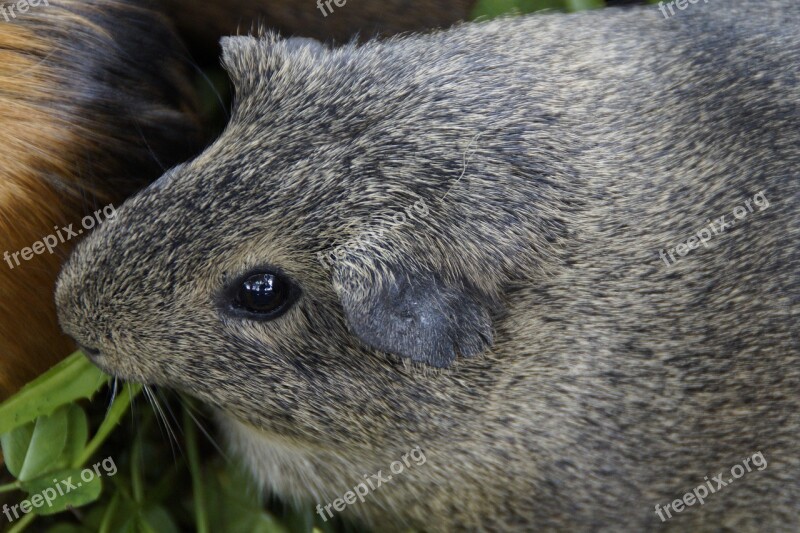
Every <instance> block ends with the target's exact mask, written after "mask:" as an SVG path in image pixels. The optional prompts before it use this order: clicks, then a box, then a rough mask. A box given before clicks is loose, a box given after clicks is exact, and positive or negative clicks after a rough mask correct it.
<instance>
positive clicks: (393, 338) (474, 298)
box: [334, 258, 492, 368]
mask: <svg viewBox="0 0 800 533" xmlns="http://www.w3.org/2000/svg"><path fill="white" fill-rule="evenodd" d="M342 259H344V260H340V261H337V262H336V264H335V265H334V288H335V289H336V291H337V293H338V294H339V298H340V301H341V304H342V307H343V308H344V312H345V316H346V317H347V321H348V325H349V327H350V330H351V331H352V332H353V333H354V334H355V335H356V336H358V337H359V338H360V339H361V341H362V342H364V343H365V344H366V345H368V346H370V347H372V348H375V349H377V350H381V351H384V352H389V353H392V354H395V355H398V356H400V357H406V358H408V359H411V360H412V361H416V362H421V363H425V364H428V365H430V366H434V367H437V368H444V367H447V366H450V365H451V364H452V363H453V362H454V361H455V359H456V357H471V356H475V355H478V354H480V353H482V352H484V351H485V350H487V349H488V348H489V347H490V346H491V344H492V324H491V318H490V306H489V305H488V304H487V303H485V302H483V301H482V297H481V296H480V295H478V294H477V293H475V292H474V291H471V290H469V289H468V288H466V287H464V286H461V285H460V284H455V283H448V282H445V281H443V280H442V279H441V278H440V277H439V276H437V275H435V274H432V273H424V272H412V271H411V270H409V269H406V268H403V267H400V266H399V265H392V266H386V265H383V266H380V267H374V266H367V265H364V264H354V263H353V262H350V261H348V260H346V259H345V258H342Z"/></svg>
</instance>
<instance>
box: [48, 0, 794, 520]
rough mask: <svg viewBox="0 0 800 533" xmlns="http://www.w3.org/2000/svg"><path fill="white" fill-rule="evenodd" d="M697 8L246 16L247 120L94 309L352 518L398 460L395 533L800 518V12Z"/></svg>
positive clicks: (104, 357)
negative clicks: (424, 22)
mask: <svg viewBox="0 0 800 533" xmlns="http://www.w3.org/2000/svg"><path fill="white" fill-rule="evenodd" d="M692 9H693V10H694V12H693V13H692V15H691V16H685V17H681V18H680V19H678V18H675V19H670V20H664V19H663V17H661V14H660V13H659V11H658V9H657V8H655V7H650V8H642V9H640V10H630V11H621V10H607V11H602V12H592V13H586V14H580V15H570V16H561V15H553V16H545V17H529V18H522V19H507V20H502V21H496V22H490V23H482V24H475V25H464V26H461V27H458V28H455V29H453V30H449V31H445V32H440V33H435V34H432V35H424V36H409V37H403V38H393V39H389V40H387V41H384V42H370V43H366V44H364V45H363V46H353V45H351V46H346V47H343V48H340V49H334V50H329V49H326V48H324V47H322V46H320V45H317V44H315V43H313V42H308V41H296V40H288V41H283V40H280V39H277V38H275V37H274V36H269V35H268V36H265V37H262V38H253V37H239V38H229V39H226V40H225V41H224V42H223V48H224V62H225V65H226V68H227V69H228V71H229V72H230V74H231V76H232V78H233V80H234V82H235V85H236V89H237V102H236V105H235V109H234V113H233V116H232V119H231V122H230V124H229V126H228V128H227V129H226V131H225V132H224V133H223V134H222V136H221V137H220V138H219V139H218V140H217V141H216V142H215V143H214V144H213V145H212V146H210V147H209V148H208V149H207V150H206V151H205V152H204V153H203V154H201V155H200V156H199V157H198V158H196V159H194V160H192V161H189V162H187V163H186V164H184V165H181V166H179V167H177V168H175V169H173V170H171V171H170V172H168V173H167V174H166V175H165V176H163V177H162V178H161V179H160V180H159V181H157V182H156V183H155V184H153V185H152V186H150V187H149V188H147V189H146V190H144V191H142V192H141V193H139V194H137V195H136V196H135V197H133V198H132V199H131V200H129V201H128V202H127V203H126V204H125V205H123V206H122V207H121V208H120V209H118V213H117V217H116V220H115V221H114V223H113V224H108V225H105V226H103V227H101V228H100V229H99V230H98V231H96V232H95V233H93V234H92V235H91V237H90V238H88V239H87V240H86V241H84V242H83V243H81V245H80V246H79V247H78V249H77V250H76V252H75V253H74V254H73V256H72V258H71V259H70V261H69V263H68V265H67V266H66V267H65V269H64V271H63V272H62V275H61V278H60V281H59V285H58V290H57V303H58V307H59V313H60V320H61V324H62V325H63V327H64V329H65V331H66V332H68V333H69V334H70V335H72V336H73V337H74V338H75V339H76V340H77V341H78V342H79V343H80V344H82V345H83V346H85V347H86V349H87V351H88V352H89V353H91V354H92V357H93V359H94V360H95V362H96V363H97V364H98V365H99V366H101V367H102V368H104V369H106V370H108V371H110V372H112V373H114V374H116V375H119V376H122V377H125V378H129V379H136V380H142V381H145V382H148V383H156V384H160V385H167V386H171V387H175V388H178V389H181V390H184V391H187V392H189V393H191V394H193V395H196V396H198V397H199V398H201V399H203V400H205V401H206V402H208V403H210V404H212V405H214V406H216V407H217V408H218V409H219V410H220V413H221V418H222V419H223V422H222V426H223V428H224V429H225V431H226V433H227V434H228V435H229V436H230V439H231V443H232V446H233V447H234V448H236V449H237V450H239V451H240V452H241V453H242V454H243V455H244V456H245V458H246V459H247V460H248V461H249V463H250V465H251V466H252V468H253V471H254V473H255V474H256V476H257V477H258V479H259V480H261V482H262V483H263V484H264V485H265V486H267V487H269V488H271V489H273V490H275V491H276V492H278V493H279V494H281V495H283V496H284V497H287V498H295V499H298V500H302V501H310V502H312V503H315V504H320V508H318V512H320V514H321V515H322V516H324V517H325V518H326V519H327V518H328V517H329V513H330V509H331V507H330V505H328V504H329V503H330V502H334V501H336V499H339V498H342V497H343V495H344V494H345V492H346V491H348V490H350V489H352V490H354V491H356V492H357V489H356V488H355V487H357V486H360V484H361V483H364V482H367V483H369V482H370V481H371V482H372V484H370V485H369V491H368V494H367V495H366V496H365V497H364V498H363V501H361V500H360V499H359V500H357V501H356V502H355V503H353V504H349V505H347V506H346V509H345V510H344V511H343V513H344V515H345V516H354V517H357V518H359V519H361V520H363V521H364V522H366V523H367V524H369V525H373V526H376V527H377V526H380V527H381V528H382V529H385V528H386V527H389V528H390V529H397V530H401V529H403V528H405V527H408V526H410V527H415V528H418V529H423V530H431V531H450V530H473V529H484V530H531V529H535V530H537V531H612V530H613V531H643V530H654V529H657V528H663V529H664V530H676V531H688V530H691V531H722V530H725V528H729V529H732V530H736V531H763V530H770V531H794V530H797V529H798V527H800V523H799V522H798V521H799V520H800V518H799V515H798V512H797V511H798V506H800V481H798V480H800V464H799V462H800V453H798V452H800V414H798V413H800V409H798V408H800V405H799V404H800V400H799V399H798V390H800V389H799V388H798V386H799V385H800V366H798V363H799V362H800V361H798V359H799V358H800V350H799V348H800V347H799V346H798V338H797V335H796V326H797V323H796V322H797V311H798V307H797V306H798V298H799V297H800V292H798V291H799V288H798V268H800V263H799V262H798V254H797V238H798V233H800V216H799V215H798V212H797V208H796V201H797V198H798V193H799V192H800V188H799V186H798V183H800V182H798V179H797V175H796V173H797V168H798V164H800V148H798V147H800V130H799V129H798V118H800V117H798V107H797V104H798V100H799V99H800V89H799V87H800V85H798V73H799V72H798V64H797V61H796V58H797V57H798V52H800V41H798V38H797V29H798V25H800V12H799V11H798V8H797V6H796V5H795V4H794V3H792V2H789V1H771V2H764V3H761V4H759V5H758V6H754V5H752V4H750V3H747V2H744V1H735V2H730V3H728V4H726V7H725V8H724V9H722V8H718V7H717V8H714V9H712V6H704V5H703V4H696V5H693V6H692ZM774 13H780V16H777V15H775V16H773V14H774ZM412 206H416V207H412ZM423 206H424V208H423ZM331 250H335V252H334V253H331ZM665 258H666V260H665ZM417 447H419V448H417ZM412 450H419V453H424V458H425V460H424V461H419V462H418V463H419V464H415V463H408V462H405V459H406V458H407V457H408V456H409V453H410V451H412ZM755 457H760V458H761V459H760V460H759V461H755V459H754V458H755ZM745 460H746V461H745ZM762 460H763V461H762ZM397 462H400V463H402V464H403V465H404V468H403V469H402V471H401V472H399V473H398V472H396V470H400V469H399V468H396V467H395V465H396V463H397ZM754 465H756V466H754ZM734 466H739V468H736V469H734V468H732V467H734ZM745 466H746V467H747V469H746V472H745ZM762 466H763V468H762ZM740 469H741V472H742V473H741V474H740ZM718 474H719V476H718ZM717 478H718V479H719V480H720V483H717V482H716V481H715V482H712V481H711V480H712V479H715V480H716V479H717ZM711 483H714V484H713V485H711ZM700 486H704V487H711V490H708V489H705V492H706V493H707V497H706V498H704V499H703V502H702V503H701V502H699V500H698V495H695V499H694V500H693V501H694V503H693V504H690V503H688V498H685V497H684V495H685V494H695V493H694V492H693V491H694V489H696V488H698V489H699V487H700ZM700 496H702V493H700ZM679 499H680V500H682V501H683V502H685V503H676V502H678V500H679ZM326 505H328V507H327V508H326V507H325V506H326ZM336 507H339V506H338V505H337V506H336ZM334 508H335V507H334ZM665 508H666V509H665ZM320 509H321V511H320ZM337 510H338V509H337ZM387 524H388V526H387Z"/></svg>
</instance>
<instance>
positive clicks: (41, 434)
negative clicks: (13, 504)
mask: <svg viewBox="0 0 800 533" xmlns="http://www.w3.org/2000/svg"><path fill="white" fill-rule="evenodd" d="M67 413H68V409H67V408H61V409H59V410H57V411H56V412H54V413H53V414H52V415H50V416H43V417H41V418H38V419H37V420H36V422H33V423H31V424H27V425H24V426H21V427H18V428H16V429H14V430H13V431H11V432H9V433H6V434H4V435H2V436H0V443H2V446H3V454H4V455H5V458H6V466H7V467H8V471H9V472H11V473H12V474H13V475H14V476H15V477H16V478H17V479H19V480H20V481H28V480H30V479H33V478H35V477H38V476H40V475H42V474H44V473H45V472H47V471H48V470H51V469H53V468H57V466H58V459H59V457H61V453H62V452H63V451H64V448H65V446H66V442H67V421H68V415H67Z"/></svg>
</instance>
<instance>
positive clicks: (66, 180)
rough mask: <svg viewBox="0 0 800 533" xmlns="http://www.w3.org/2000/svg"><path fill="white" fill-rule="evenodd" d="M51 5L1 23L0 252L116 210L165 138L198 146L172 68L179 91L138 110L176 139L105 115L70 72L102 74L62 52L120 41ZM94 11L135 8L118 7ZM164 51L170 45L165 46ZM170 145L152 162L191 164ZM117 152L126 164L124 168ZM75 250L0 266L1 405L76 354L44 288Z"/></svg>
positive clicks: (184, 89)
mask: <svg viewBox="0 0 800 533" xmlns="http://www.w3.org/2000/svg"><path fill="white" fill-rule="evenodd" d="M50 4H51V5H50V7H46V8H45V7H40V8H38V13H35V12H34V10H33V9H32V10H31V15H30V16H26V17H22V16H20V17H19V18H18V19H17V20H16V21H15V22H13V23H0V254H3V253H4V252H5V251H8V252H9V254H13V253H14V252H18V251H20V250H22V249H23V248H25V247H30V246H31V245H32V244H33V243H34V242H36V241H40V240H41V239H42V238H44V237H45V236H47V235H49V234H53V233H55V229H54V226H58V227H59V228H61V227H62V226H65V225H68V224H76V226H79V225H80V221H81V219H82V218H83V217H84V216H86V215H87V214H91V212H92V211H93V210H94V209H97V208H98V207H101V206H104V205H107V204H108V203H116V202H121V201H122V200H123V199H124V197H125V196H126V195H127V194H130V193H131V192H133V191H135V190H136V189H137V188H138V187H140V186H142V185H144V184H145V183H146V182H147V181H149V180H151V179H153V178H155V177H156V176H157V175H158V174H159V173H160V172H161V170H162V169H161V166H160V165H159V164H158V162H156V161H155V160H154V159H153V156H152V155H150V150H152V149H153V146H151V145H152V144H154V143H155V144H158V145H159V147H161V148H162V149H169V148H170V145H169V143H168V142H166V141H165V140H164V139H170V135H173V136H175V137H178V136H180V137H183V138H184V139H190V140H187V141H185V143H187V144H192V145H193V146H198V145H199V143H198V140H199V135H198V133H199V128H198V126H197V121H196V119H195V118H194V116H193V113H194V112H193V103H191V102H190V100H191V98H189V96H188V95H189V86H188V81H187V80H188V77H187V76H186V75H185V73H184V72H183V70H182V69H183V67H182V66H180V65H179V64H178V62H177V60H176V62H175V68H174V72H173V74H172V77H173V78H174V81H175V84H174V85H175V86H177V87H178V89H177V90H173V91H166V90H161V89H159V88H155V89H151V88H148V87H146V86H144V84H143V86H142V87H141V88H140V91H141V93H142V94H143V95H144V96H142V98H143V99H149V100H150V102H149V103H148V104H147V105H142V106H139V108H141V109H146V110H149V111H152V115H153V116H152V117H144V118H143V120H156V118H161V119H162V120H164V121H165V122H166V123H167V124H169V125H170V127H172V128H173V129H174V130H176V131H174V132H173V133H167V134H165V135H164V136H163V139H162V138H161V137H159V136H158V134H156V133H152V132H148V133H147V134H143V133H142V132H141V131H135V130H136V129H137V128H136V127H132V126H131V124H129V122H131V120H130V119H128V122H126V119H125V117H124V113H123V112H120V117H119V118H117V117H115V116H114V115H113V113H111V112H108V108H109V107H111V104H110V103H109V102H108V101H106V100H103V97H102V96H100V97H95V96H94V95H95V93H99V92H100V90H99V89H98V87H99V86H100V85H102V83H100V82H97V81H96V80H94V79H92V78H91V77H86V78H80V77H79V76H80V74H79V73H77V70H76V69H75V66H76V65H75V64H74V63H73V62H74V61H76V60H77V61H85V62H86V63H85V64H84V65H86V66H87V68H88V69H89V71H90V72H104V71H105V70H104V69H108V66H109V65H104V64H102V61H103V60H102V59H101V60H97V59H95V57H93V56H94V54H93V51H92V50H91V49H87V50H85V51H84V50H81V49H79V48H77V47H76V49H74V50H73V49H70V47H71V43H72V42H73V41H74V40H75V39H77V38H80V39H84V42H85V41H86V40H88V41H90V42H92V41H94V43H96V44H98V45H105V46H108V47H114V46H116V45H117V44H118V43H117V42H116V37H115V36H114V35H113V32H112V31H111V30H110V29H109V28H110V26H107V27H104V26H103V25H102V23H98V22H97V21H98V20H100V21H101V22H102V17H100V18H99V19H98V17H97V16H96V15H97V12H96V10H97V9H99V8H98V6H97V5H91V4H90V3H83V2H75V1H62V2H56V1H52V2H50ZM104 4H105V5H108V6H113V7H114V8H116V9H118V10H134V9H139V8H138V7H132V6H130V5H126V4H125V3H123V2H113V1H109V2H104ZM37 15H38V16H37ZM158 17H160V15H157V14H154V18H155V19H156V20H159V19H158ZM117 23H118V22H117ZM164 24H165V26H166V22H165V23H164ZM79 33H80V37H77V35H78V34H79ZM71 34H72V35H73V36H70V35H71ZM168 45H174V43H164V46H165V47H166V46H168ZM145 60H148V58H142V61H145ZM92 62H96V63H98V64H97V65H96V66H95V65H94V63H92ZM112 62H113V61H112V60H111V59H110V58H109V59H108V60H107V63H109V64H110V63H112ZM184 78H186V79H184ZM120 81H121V82H123V81H125V80H120ZM137 90H138V89H137ZM170 92H174V93H177V95H178V96H180V97H181V103H180V104H178V106H177V108H176V107H175V106H171V105H170V104H169V103H167V102H166V100H167V99H168V98H174V97H175V94H167V93H170ZM87 95H88V96H87ZM187 102H188V103H187ZM137 109H138V108H137ZM132 114H133V113H132ZM137 114H138V113H137ZM134 118H135V119H138V118H139V117H134ZM145 137H149V138H145ZM154 137H155V139H154ZM180 148H181V149H179V150H178V149H176V150H175V152H176V153H175V156H174V157H175V159H174V160H169V161H164V162H162V163H168V164H174V163H176V162H178V161H180V159H181V158H185V157H186V156H188V155H190V154H189V153H188V152H187V150H186V149H185V148H184V147H180ZM120 153H130V154H131V156H130V157H129V158H128V159H127V160H123V159H124V158H119V157H118V154H120ZM148 159H149V161H148ZM139 173H141V175H139ZM76 243H77V239H73V240H70V241H67V242H65V243H63V244H59V245H58V247H57V249H56V250H55V253H53V254H52V255H51V254H49V253H48V252H47V251H45V252H44V253H43V254H41V255H34V256H33V258H31V259H30V260H29V261H22V260H20V262H21V264H20V265H19V266H17V265H16V264H14V268H13V269H12V268H10V266H9V264H8V263H7V262H6V261H5V260H2V261H0V399H2V398H5V397H7V396H9V395H10V394H12V393H13V392H15V391H16V390H17V389H18V388H19V387H20V386H21V385H22V384H24V383H25V382H27V381H29V380H30V379H31V378H33V377H35V376H36V375H37V374H39V373H41V372H42V371H44V370H45V369H47V368H48V367H49V366H51V365H52V364H54V363H56V362H57V361H59V360H60V359H61V358H63V357H64V356H65V355H67V354H69V353H70V351H71V350H73V348H74V346H73V344H72V342H71V341H70V339H68V338H67V337H66V336H65V335H63V334H62V333H61V330H60V328H59V326H58V323H57V320H56V313H55V305H54V301H53V290H54V285H55V279H56V276H57V274H58V271H59V269H60V266H61V263H62V261H63V259H64V258H65V257H66V256H67V255H68V253H69V251H70V249H71V247H72V246H74V245H75V244H76ZM12 264H13V263H12Z"/></svg>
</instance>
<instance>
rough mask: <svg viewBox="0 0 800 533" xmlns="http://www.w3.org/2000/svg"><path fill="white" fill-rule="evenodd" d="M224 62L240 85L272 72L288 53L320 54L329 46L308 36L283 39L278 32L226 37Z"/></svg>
mask: <svg viewBox="0 0 800 533" xmlns="http://www.w3.org/2000/svg"><path fill="white" fill-rule="evenodd" d="M220 45H221V46H222V66H223V67H224V68H225V70H226V71H227V72H228V74H229V75H230V77H231V80H232V81H233V84H234V85H235V86H236V88H237V89H242V88H243V87H245V86H248V85H249V84H251V83H253V82H254V81H255V80H256V79H257V78H258V77H261V76H264V75H268V74H269V73H271V72H272V71H274V70H275V69H277V68H278V67H279V65H280V64H281V63H282V62H283V61H284V60H286V58H288V57H290V56H291V57H301V56H305V55H307V56H309V57H311V58H312V60H313V59H315V58H317V57H319V56H320V55H321V54H323V53H324V52H325V51H327V48H326V47H325V45H324V44H322V43H321V42H319V41H316V40H314V39H309V38H307V37H291V38H288V39H283V38H281V37H279V36H278V35H277V34H274V33H267V34H265V35H263V36H261V37H252V36H245V37H242V36H236V37H223V38H222V39H221V40H220Z"/></svg>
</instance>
